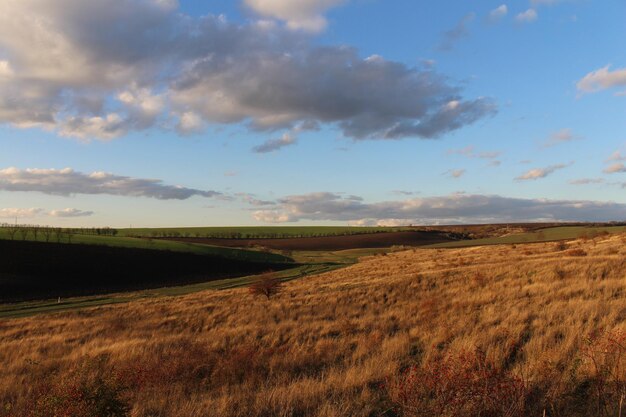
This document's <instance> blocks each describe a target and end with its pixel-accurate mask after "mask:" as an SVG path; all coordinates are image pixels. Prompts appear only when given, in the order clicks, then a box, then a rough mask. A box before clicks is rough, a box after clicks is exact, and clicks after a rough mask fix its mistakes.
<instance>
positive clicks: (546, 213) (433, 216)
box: [254, 192, 626, 224]
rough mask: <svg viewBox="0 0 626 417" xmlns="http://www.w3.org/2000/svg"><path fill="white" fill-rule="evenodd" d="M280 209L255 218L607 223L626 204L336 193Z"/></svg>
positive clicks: (293, 200)
mask: <svg viewBox="0 0 626 417" xmlns="http://www.w3.org/2000/svg"><path fill="white" fill-rule="evenodd" d="M278 204H279V207H278V208H271V209H267V210H258V211H256V212H255V213H254V218H255V219H256V220H258V221H262V222H268V223H285V222H297V221H300V220H308V221H348V222H357V223H358V224H391V223H393V222H395V223H396V224H409V223H414V224H454V223H497V222H514V221H517V222H519V221H557V220H558V221H611V220H624V219H625V218H626V204H619V203H613V202H597V201H582V200H581V201H576V200H548V199H524V198H511V197H502V196H497V195H472V194H452V195H448V196H443V197H425V198H414V199H409V200H403V201H385V202H379V203H366V202H363V200H362V199H360V198H358V197H355V196H349V197H345V196H342V195H340V194H337V193H330V192H319V193H311V194H303V195H293V196H288V197H285V198H283V199H281V200H279V201H278Z"/></svg>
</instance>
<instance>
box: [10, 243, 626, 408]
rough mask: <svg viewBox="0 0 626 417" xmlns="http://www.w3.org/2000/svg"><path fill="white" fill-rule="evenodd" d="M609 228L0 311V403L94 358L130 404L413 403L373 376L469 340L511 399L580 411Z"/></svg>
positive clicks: (604, 290)
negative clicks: (514, 393)
mask: <svg viewBox="0 0 626 417" xmlns="http://www.w3.org/2000/svg"><path fill="white" fill-rule="evenodd" d="M625 239H626V238H625V237H624V236H608V237H599V238H596V239H592V240H585V241H582V240H577V241H573V242H569V243H568V244H567V245H566V246H565V247H561V246H560V245H559V244H555V243H538V244H529V245H518V246H512V245H506V246H505V245H503V246H488V247H475V248H466V249H449V250H435V249H414V250H410V251H405V252H398V253H394V254H390V255H387V256H374V257H369V258H364V259H362V261H361V262H360V263H358V264H356V265H353V266H351V267H348V268H345V269H341V270H337V271H333V272H330V273H327V274H323V275H318V276H314V277H309V278H304V279H301V280H296V281H292V282H289V283H287V284H286V285H285V287H284V291H283V292H282V293H281V294H279V295H278V296H276V297H275V298H273V299H271V300H269V301H266V300H265V299H262V298H255V297H253V296H252V295H251V294H249V293H248V292H247V290H246V289H233V290H226V291H206V292H201V293H196V294H192V295H188V296H183V297H171V298H167V299H156V300H145V301H136V302H132V303H129V304H124V305H116V306H106V307H100V308H95V309H90V310H81V311H76V312H67V313H58V314H55V315H50V316H36V317H32V318H27V319H16V320H7V321H3V322H0V340H2V349H0V363H3V364H5V366H4V368H3V372H2V373H0V403H3V404H5V405H6V406H5V407H4V409H2V408H0V415H3V414H4V415H15V416H17V415H25V412H24V410H32V409H37V410H41V409H45V410H48V409H46V408H45V407H53V405H50V404H49V403H45V401H44V403H41V401H43V400H37V398H39V399H41V398H44V400H45V399H46V398H53V399H55V401H56V403H55V404H66V403H67V402H68V401H70V400H68V398H70V397H68V396H67V395H66V394H65V393H64V391H63V390H62V388H60V386H61V385H60V384H63V386H67V385H68V381H70V382H71V383H77V382H76V381H83V382H80V383H84V384H88V382H89V381H92V380H93V379H94V378H95V376H96V375H103V374H104V375H109V376H110V375H113V376H115V381H113V382H111V383H115V384H119V385H117V386H119V387H122V388H120V392H121V391H123V394H120V398H123V399H124V401H126V402H127V403H128V404H129V406H130V412H129V413H130V415H132V416H146V417H147V416H156V415H158V416H205V415H212V416H320V417H321V416H378V415H388V416H390V415H395V414H394V413H396V412H397V413H402V412H404V415H414V416H417V415H420V414H419V413H418V412H417V411H414V412H410V410H408V409H406V408H402V404H398V402H397V401H396V402H395V403H394V401H392V400H393V399H394V398H393V395H390V392H389V390H388V388H386V387H389V386H390V385H389V384H390V383H393V382H394V380H396V379H397V378H398V376H399V375H400V372H401V370H402V369H405V368H406V367H407V366H411V365H420V364H422V365H423V364H428V363H434V362H436V361H437V360H439V359H440V358H442V357H444V356H445V355H448V354H453V353H454V352H464V351H474V350H476V349H478V350H479V351H480V352H481V353H482V354H484V355H485V357H486V358H487V359H488V361H489V363H490V364H493V366H496V367H499V368H502V369H504V370H506V372H509V373H510V374H512V375H517V376H520V378H522V377H523V380H524V381H525V384H526V387H527V391H526V395H527V397H526V398H525V400H526V401H525V402H526V404H525V407H526V411H525V412H526V413H528V414H527V415H541V412H542V410H543V409H547V410H548V414H547V415H570V416H572V415H574V416H575V415H581V416H582V415H590V414H589V410H593V409H594V408H593V407H596V405H597V402H598V401H597V398H596V397H594V395H595V394H594V392H595V391H594V390H593V389H592V388H593V385H590V384H592V382H593V381H595V380H594V379H593V378H594V370H593V368H592V367H591V365H590V363H589V362H588V361H587V360H586V357H585V356H584V355H582V354H581V352H584V347H585V346H586V344H585V341H586V340H588V339H586V337H587V336H588V335H591V334H599V332H600V331H612V332H614V333H612V334H619V333H616V332H617V331H618V330H619V329H621V330H626V291H624V289H625V285H626V280H625V276H624V271H626V269H625V267H626V259H625V258H624V255H625V254H626V248H625V244H624V241H625ZM96 359H97V360H96ZM620 360H623V358H622V359H620ZM622 369H624V368H622ZM90 378H91V379H90ZM96 379H97V378H96ZM42 381H43V382H42ZM85 381H87V382H85ZM590 381H592V382H590ZM384 384H386V385H384ZM70 385H71V384H70ZM391 394H393V393H391ZM64 395H65V396H64ZM608 395H609V394H608V393H607V394H606V396H605V398H603V401H605V402H606V404H604V403H603V404H604V405H603V407H604V408H605V409H606V410H607V411H606V412H607V414H605V415H617V414H616V411H615V404H616V402H614V401H613V399H614V398H613V397H610V396H608ZM71 398H74V397H71ZM64 401H65V402H64ZM46 404H47V405H46ZM42 407H43V408H42ZM66 407H67V406H66ZM394 410H395V411H394ZM611 413H613V414H611ZM446 415H454V414H446Z"/></svg>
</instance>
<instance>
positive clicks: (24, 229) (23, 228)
mask: <svg viewBox="0 0 626 417" xmlns="http://www.w3.org/2000/svg"><path fill="white" fill-rule="evenodd" d="M18 230H19V232H20V236H22V240H26V238H27V237H28V232H30V229H29V228H28V227H27V226H21V227H18Z"/></svg>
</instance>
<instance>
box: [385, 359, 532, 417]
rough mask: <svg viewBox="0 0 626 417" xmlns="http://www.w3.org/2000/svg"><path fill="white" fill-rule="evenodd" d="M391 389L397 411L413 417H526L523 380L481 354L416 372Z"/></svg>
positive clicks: (437, 362)
mask: <svg viewBox="0 0 626 417" xmlns="http://www.w3.org/2000/svg"><path fill="white" fill-rule="evenodd" d="M386 389H387V393H388V395H389V397H390V399H391V402H392V403H393V404H394V405H395V408H396V409H397V411H399V413H400V414H401V415H402V416H407V417H408V416H410V417H421V416H424V417H426V416H429V417H430V416H442V417H443V416H445V417H462V416H463V417H464V416H484V417H496V416H497V417H514V416H520V417H521V416H523V415H524V399H525V395H526V387H525V384H524V382H523V381H522V379H521V378H518V377H516V376H514V375H512V374H511V373H509V372H507V371H505V370H503V369H501V368H499V367H498V366H496V365H495V364H494V363H492V362H491V361H488V360H487V359H486V357H485V355H484V353H482V352H480V351H476V352H471V353H470V352H461V353H460V354H453V355H447V356H445V357H443V358H441V359H438V360H435V361H433V362H431V363H428V364H426V365H423V366H419V365H415V366H411V367H409V368H407V369H405V370H404V371H403V372H402V373H401V374H400V375H399V376H398V377H396V378H394V379H392V380H390V381H388V382H387V384H386Z"/></svg>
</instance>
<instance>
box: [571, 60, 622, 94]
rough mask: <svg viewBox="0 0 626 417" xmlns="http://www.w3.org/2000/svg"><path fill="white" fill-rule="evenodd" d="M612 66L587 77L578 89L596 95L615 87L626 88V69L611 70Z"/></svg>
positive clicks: (581, 81) (591, 73)
mask: <svg viewBox="0 0 626 417" xmlns="http://www.w3.org/2000/svg"><path fill="white" fill-rule="evenodd" d="M610 68H611V66H610V65H607V66H606V67H603V68H600V69H598V70H595V71H592V72H590V73H589V74H587V75H585V76H584V77H583V78H582V79H581V80H580V81H578V83H576V87H577V88H578V91H581V92H583V93H595V92H597V91H601V90H606V89H608V88H613V87H623V86H626V68H621V69H616V70H614V71H611V70H610Z"/></svg>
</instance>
